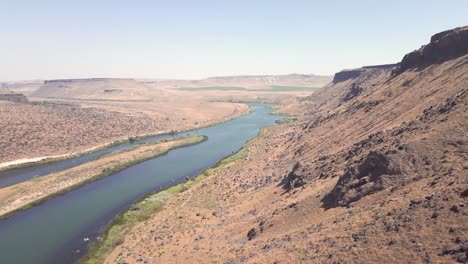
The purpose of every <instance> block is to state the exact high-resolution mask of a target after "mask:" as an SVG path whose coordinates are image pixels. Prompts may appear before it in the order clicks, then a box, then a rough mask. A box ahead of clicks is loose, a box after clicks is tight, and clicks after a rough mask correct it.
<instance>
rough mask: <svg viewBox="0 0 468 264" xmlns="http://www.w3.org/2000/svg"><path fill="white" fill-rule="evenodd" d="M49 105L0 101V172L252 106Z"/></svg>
mask: <svg viewBox="0 0 468 264" xmlns="http://www.w3.org/2000/svg"><path fill="white" fill-rule="evenodd" d="M32 100H39V99H37V98H36V99H32ZM41 100H43V99H41ZM35 102H37V101H35ZM40 102H43V101H40ZM46 102H47V103H44V104H42V103H39V104H16V103H11V102H0V109H1V110H0V112H2V119H1V120H0V127H2V128H3V129H0V130H1V131H2V138H1V139H0V149H2V152H1V153H0V164H1V165H0V169H3V170H4V169H5V168H6V167H9V166H11V165H13V166H14V165H17V166H34V165H37V164H40V163H34V162H38V161H39V160H41V161H42V162H44V163H45V162H50V161H54V160H56V159H63V158H67V157H69V156H70V154H81V153H83V152H86V151H89V150H92V149H94V148H96V147H97V146H107V145H109V144H112V142H120V141H122V140H127V139H128V138H129V137H138V136H143V135H147V134H151V135H154V134H161V133H171V131H188V130H193V129H198V128H201V127H206V126H209V125H212V124H216V123H218V122H222V121H225V120H228V119H231V118H234V117H237V116H240V115H242V114H245V113H247V112H248V111H249V107H248V105H245V104H235V103H229V102H224V103H211V102H199V101H197V103H196V104H195V103H186V102H185V101H184V102H177V103H175V102H174V104H175V105H171V107H170V108H167V107H169V103H168V102H165V103H158V102H147V103H134V102H127V103H113V104H111V103H91V102H82V103H80V104H79V105H77V104H76V103H73V104H69V103H68V101H66V100H60V101H54V100H52V101H51V100H48V101H46ZM177 107H178V108H177ZM169 109H173V111H172V112H170V111H169ZM47 158H48V159H47ZM31 162H33V163H31ZM24 163H29V164H24ZM18 164H22V165H18ZM11 168H13V167H10V168H8V169H11Z"/></svg>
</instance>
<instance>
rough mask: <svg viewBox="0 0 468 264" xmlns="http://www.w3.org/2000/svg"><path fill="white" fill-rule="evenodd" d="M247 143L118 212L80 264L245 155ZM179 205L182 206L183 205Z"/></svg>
mask: <svg viewBox="0 0 468 264" xmlns="http://www.w3.org/2000/svg"><path fill="white" fill-rule="evenodd" d="M251 142H252V140H251V141H249V142H248V143H247V144H246V145H245V146H244V147H243V148H242V149H240V150H239V151H238V152H236V153H234V154H232V155H230V156H228V157H226V158H224V159H222V160H221V161H219V162H218V163H217V164H216V165H214V166H213V167H211V168H209V169H207V170H205V171H203V172H202V173H200V174H199V175H197V176H196V177H194V178H193V179H191V180H187V181H186V182H183V183H180V184H176V185H174V186H172V187H169V188H167V189H166V190H162V191H157V192H155V193H152V194H149V195H147V196H145V197H144V198H142V199H141V200H140V201H139V202H137V203H135V204H134V205H132V206H131V207H129V208H128V209H127V210H125V211H124V212H122V213H121V214H119V215H118V216H117V217H116V218H114V219H113V220H112V221H111V222H110V223H109V225H108V226H107V227H106V229H105V230H104V231H103V235H102V238H101V240H99V241H96V242H94V243H93V244H91V245H90V249H89V250H90V252H89V253H88V255H87V256H86V257H85V258H83V259H82V260H81V261H80V262H81V263H83V264H96V263H103V262H104V260H105V258H106V256H107V255H108V254H109V253H110V252H111V251H112V250H113V249H115V248H116V247H117V246H118V245H120V244H122V243H123V239H124V237H125V235H126V234H127V232H128V231H130V230H131V229H132V228H133V227H134V226H135V225H136V224H138V223H141V222H144V221H146V220H148V219H149V218H150V217H152V216H153V215H154V214H155V213H157V212H159V211H161V210H162V209H163V208H164V205H165V203H166V202H167V201H168V200H169V199H171V198H173V197H175V196H177V195H178V194H180V193H183V192H186V191H188V190H189V188H191V187H193V186H195V185H196V184H198V183H200V182H202V181H203V180H205V179H206V178H208V177H209V176H211V175H213V174H214V173H216V172H218V171H219V170H221V169H223V168H224V167H225V166H227V165H229V164H231V163H233V162H235V161H237V160H240V159H244V158H245V157H247V154H248V149H249V145H250V143H251ZM201 184H203V183H201ZM181 206H184V204H182V205H181Z"/></svg>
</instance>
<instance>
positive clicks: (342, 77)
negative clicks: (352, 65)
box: [333, 69, 362, 83]
mask: <svg viewBox="0 0 468 264" xmlns="http://www.w3.org/2000/svg"><path fill="white" fill-rule="evenodd" d="M361 74H362V69H354V70H342V71H340V72H337V73H335V76H334V77H333V83H338V82H344V81H346V80H349V79H352V78H356V77H358V76H359V75H361Z"/></svg>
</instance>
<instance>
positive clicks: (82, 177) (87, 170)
mask: <svg viewBox="0 0 468 264" xmlns="http://www.w3.org/2000/svg"><path fill="white" fill-rule="evenodd" d="M204 140H206V137H205V136H189V137H180V138H175V139H172V140H168V141H166V140H161V141H157V142H154V143H148V144H144V145H140V146H136V147H134V148H130V149H128V150H123V151H120V152H116V153H114V154H110V155H107V156H104V157H101V158H99V159H97V160H94V161H91V162H87V163H84V164H82V165H79V166H77V167H74V168H71V169H68V170H64V171H59V172H56V173H52V174H50V175H48V176H44V177H39V178H34V179H31V180H28V181H24V182H21V183H18V184H15V185H11V186H8V187H5V188H2V189H0V218H1V217H5V216H7V215H10V214H11V213H13V212H15V211H17V210H21V209H22V208H29V207H30V206H34V205H35V204H38V203H40V202H42V201H45V200H47V199H49V198H53V197H55V196H56V195H57V194H61V193H65V192H68V191H70V190H72V189H75V188H78V187H80V186H82V185H83V184H87V183H89V182H92V181H95V180H97V179H100V178H103V177H106V176H108V175H112V174H114V173H116V172H118V171H120V170H122V169H125V168H127V167H130V166H133V165H136V164H138V163H140V162H143V161H145V160H148V159H152V158H155V157H157V156H160V155H164V154H165V153H167V152H168V151H170V150H172V149H175V148H181V147H185V146H190V145H193V144H198V143H200V142H202V141H204Z"/></svg>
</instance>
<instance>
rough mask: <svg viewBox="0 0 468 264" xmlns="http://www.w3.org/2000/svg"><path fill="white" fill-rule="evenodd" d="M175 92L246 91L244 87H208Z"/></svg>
mask: <svg viewBox="0 0 468 264" xmlns="http://www.w3.org/2000/svg"><path fill="white" fill-rule="evenodd" d="M175 90H179V91H190V92H195V91H246V90H247V89H245V88H244V87H235V86H208V87H194V88H188V87H187V88H186V87H184V88H176V89H175Z"/></svg>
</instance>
